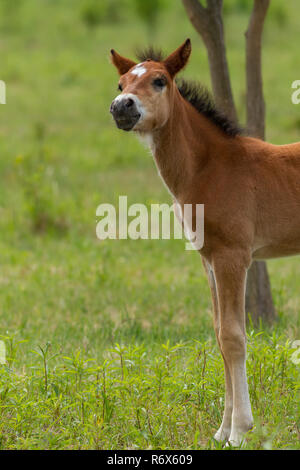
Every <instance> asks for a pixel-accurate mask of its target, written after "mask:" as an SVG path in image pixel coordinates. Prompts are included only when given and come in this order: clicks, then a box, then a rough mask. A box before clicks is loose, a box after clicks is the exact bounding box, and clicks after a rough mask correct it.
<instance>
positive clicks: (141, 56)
mask: <svg viewBox="0 0 300 470" xmlns="http://www.w3.org/2000/svg"><path fill="white" fill-rule="evenodd" d="M136 56H137V58H138V60H139V61H140V62H145V61H146V60H147V59H150V60H154V62H162V61H163V60H164V58H165V54H163V52H162V51H161V50H160V49H157V48H155V47H152V46H149V47H147V48H146V49H138V50H137V51H136Z"/></svg>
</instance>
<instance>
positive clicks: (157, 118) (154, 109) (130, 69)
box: [110, 39, 191, 132]
mask: <svg viewBox="0 0 300 470" xmlns="http://www.w3.org/2000/svg"><path fill="white" fill-rule="evenodd" d="M190 53H191V41H190V40H189V39H187V40H186V41H185V42H184V43H183V44H182V45H181V46H180V47H179V48H178V49H176V50H175V51H174V52H173V53H172V54H170V55H169V56H168V57H167V58H166V59H165V60H163V61H159V62H158V61H154V60H151V59H147V60H146V61H145V62H141V63H139V64H137V63H136V62H133V61H132V60H130V59H126V58H125V57H122V56H120V55H119V54H118V53H117V52H116V51H114V50H113V49H112V50H111V58H112V62H113V64H114V65H115V67H116V68H117V69H118V72H119V74H120V76H121V77H120V80H119V90H120V92H121V93H120V94H119V95H118V96H117V97H116V98H115V99H114V101H113V102H112V104H111V107H110V111H111V113H112V115H113V117H114V120H115V122H116V124H117V126H118V128H119V129H123V130H124V131H131V130H134V131H140V132H151V131H153V130H154V129H159V128H160V127H162V126H163V125H164V124H165V123H166V122H167V120H168V118H169V113H170V101H171V97H172V92H173V89H174V87H176V85H175V82H174V77H175V75H176V74H177V73H178V72H179V71H180V70H181V69H182V68H183V67H184V66H185V65H186V63H187V61H188V58H189V56H190Z"/></svg>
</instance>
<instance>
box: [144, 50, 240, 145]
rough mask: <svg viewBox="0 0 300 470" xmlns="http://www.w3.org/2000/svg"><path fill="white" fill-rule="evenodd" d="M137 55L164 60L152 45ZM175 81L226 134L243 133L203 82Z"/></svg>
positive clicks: (161, 53)
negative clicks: (219, 105) (218, 107)
mask: <svg viewBox="0 0 300 470" xmlns="http://www.w3.org/2000/svg"><path fill="white" fill-rule="evenodd" d="M136 55H137V58H138V59H139V60H140V62H144V61H146V60H147V59H150V60H153V61H155V62H162V61H163V60H164V54H163V52H162V51H161V50H159V49H155V48H153V47H152V46H150V47H148V48H147V49H144V50H138V51H137V53H136ZM175 82H176V85H177V87H178V90H179V93H180V94H181V96H182V97H183V98H184V99H185V100H187V101H188V102H189V103H190V104H191V105H192V106H193V107H194V108H195V109H196V110H197V111H198V112H199V113H200V114H203V115H204V116H205V117H207V118H208V119H209V120H210V121H212V122H213V123H214V124H215V125H216V126H218V127H219V128H220V129H221V130H222V131H223V132H224V133H225V134H227V135H228V136H231V137H235V136H237V135H240V134H242V132H243V130H242V129H241V128H240V127H239V126H237V125H236V124H235V123H234V122H232V121H231V120H230V119H229V118H228V117H227V116H226V115H225V114H224V113H222V112H221V111H220V110H219V109H217V107H216V105H215V103H214V100H213V98H212V96H211V94H210V93H209V91H208V90H207V88H205V87H204V86H203V85H201V83H198V82H195V81H190V80H184V79H183V78H180V79H176V80H175Z"/></svg>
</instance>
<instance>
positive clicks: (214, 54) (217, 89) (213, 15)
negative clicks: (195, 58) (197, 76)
mask: <svg viewBox="0 0 300 470" xmlns="http://www.w3.org/2000/svg"><path fill="white" fill-rule="evenodd" d="M182 3H183V5H184V7H185V9H186V12H187V14H188V16H189V18H190V21H191V23H192V24H193V26H194V28H195V29H196V31H197V32H198V33H199V34H200V35H201V37H202V39H203V41H204V44H205V46H206V50H207V55H208V61H209V67H210V74H211V81H212V89H213V94H214V98H215V101H216V105H217V107H218V108H219V109H221V110H223V112H224V113H225V114H226V115H227V116H228V117H229V118H230V119H231V120H232V121H237V112H236V108H235V104H234V99H233V94H232V89H231V83H230V76H229V69H228V63H227V58H226V46H225V41H224V26H223V19H222V6H223V0H208V2H207V8H204V7H203V6H202V4H201V3H200V2H199V1H198V0H182Z"/></svg>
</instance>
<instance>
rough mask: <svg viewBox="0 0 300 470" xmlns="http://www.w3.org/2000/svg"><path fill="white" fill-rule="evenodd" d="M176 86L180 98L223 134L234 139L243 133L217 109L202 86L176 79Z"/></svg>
mask: <svg viewBox="0 0 300 470" xmlns="http://www.w3.org/2000/svg"><path fill="white" fill-rule="evenodd" d="M176 84H177V87H178V90H179V92H180V94H181V96H182V97H183V98H184V99H186V100H187V101H188V102H189V103H191V105H192V106H194V108H195V109H197V111H198V112H199V113H200V114H204V116H205V117H207V118H208V119H209V120H210V121H212V122H213V123H214V124H216V126H218V127H219V128H220V129H222V131H224V132H225V134H227V135H229V136H231V137H235V136H237V135H240V134H242V133H243V130H242V129H241V128H240V127H239V126H237V125H236V124H235V123H234V122H233V121H231V120H230V119H229V118H228V117H227V116H226V115H225V114H224V113H222V112H221V111H219V110H218V109H217V107H216V105H215V103H214V101H213V98H212V97H211V94H210V93H209V91H208V90H207V89H206V88H205V87H204V86H203V85H201V84H200V83H197V82H192V81H186V80H184V79H177V80H176Z"/></svg>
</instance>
